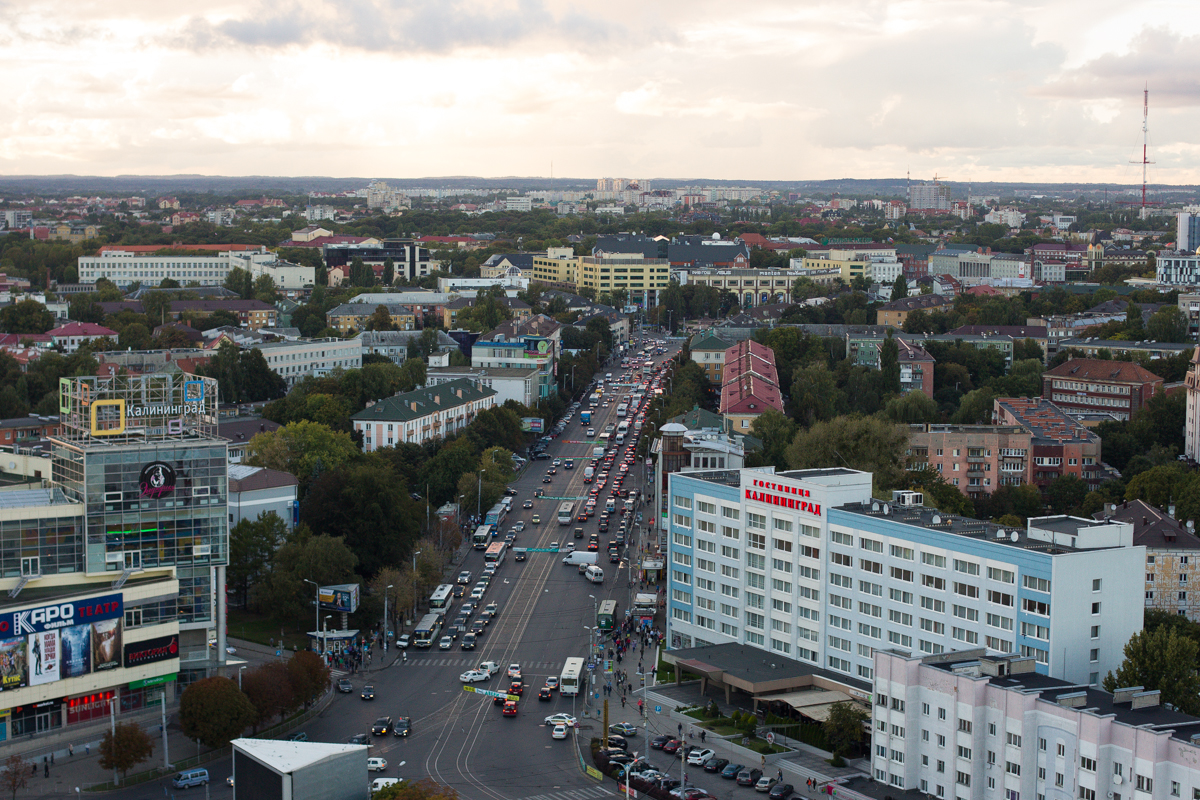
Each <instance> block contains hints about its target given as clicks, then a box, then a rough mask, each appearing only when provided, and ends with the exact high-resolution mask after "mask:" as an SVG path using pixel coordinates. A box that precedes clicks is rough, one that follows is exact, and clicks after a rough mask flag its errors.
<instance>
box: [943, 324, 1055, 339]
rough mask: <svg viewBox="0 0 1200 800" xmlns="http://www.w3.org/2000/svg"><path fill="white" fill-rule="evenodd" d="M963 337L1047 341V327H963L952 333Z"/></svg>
mask: <svg viewBox="0 0 1200 800" xmlns="http://www.w3.org/2000/svg"><path fill="white" fill-rule="evenodd" d="M950 333H951V334H956V333H958V334H962V335H963V336H983V335H984V334H987V335H989V336H991V335H993V334H995V335H996V336H1011V337H1013V338H1014V339H1045V338H1046V326H1045V325H963V326H962V327H959V328H955V329H954V330H952V331H950Z"/></svg>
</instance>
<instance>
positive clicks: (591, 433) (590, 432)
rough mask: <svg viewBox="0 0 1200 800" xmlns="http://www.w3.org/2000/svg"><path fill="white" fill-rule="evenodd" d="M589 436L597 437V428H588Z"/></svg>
mask: <svg viewBox="0 0 1200 800" xmlns="http://www.w3.org/2000/svg"><path fill="white" fill-rule="evenodd" d="M587 435H588V436H595V435H596V429H595V428H588V429H587ZM493 497H495V495H493Z"/></svg>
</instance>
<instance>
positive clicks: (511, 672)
mask: <svg viewBox="0 0 1200 800" xmlns="http://www.w3.org/2000/svg"><path fill="white" fill-rule="evenodd" d="M508 677H510V678H513V679H515V680H518V681H519V680H521V665H520V664H509V665H508Z"/></svg>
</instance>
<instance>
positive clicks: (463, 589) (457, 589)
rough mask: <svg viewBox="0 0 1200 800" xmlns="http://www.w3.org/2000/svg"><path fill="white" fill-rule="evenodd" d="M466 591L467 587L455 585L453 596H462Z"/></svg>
mask: <svg viewBox="0 0 1200 800" xmlns="http://www.w3.org/2000/svg"><path fill="white" fill-rule="evenodd" d="M466 593H467V587H465V586H455V587H454V596H455V597H462V596H464V595H465V594H466ZM404 635H405V636H408V634H407V633H406V634H404Z"/></svg>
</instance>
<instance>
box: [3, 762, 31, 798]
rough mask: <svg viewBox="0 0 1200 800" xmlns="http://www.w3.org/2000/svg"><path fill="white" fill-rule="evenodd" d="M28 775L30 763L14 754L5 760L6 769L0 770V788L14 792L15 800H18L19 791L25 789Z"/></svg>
mask: <svg viewBox="0 0 1200 800" xmlns="http://www.w3.org/2000/svg"><path fill="white" fill-rule="evenodd" d="M27 775H29V762H28V761H26V760H25V759H23V758H21V757H20V756H19V755H17V754H16V753H13V754H12V755H11V756H9V757H8V758H6V759H4V769H3V770H0V788H4V789H5V790H7V791H10V792H12V798H13V800H17V790H18V789H23V788H25V779H26V776H27Z"/></svg>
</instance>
